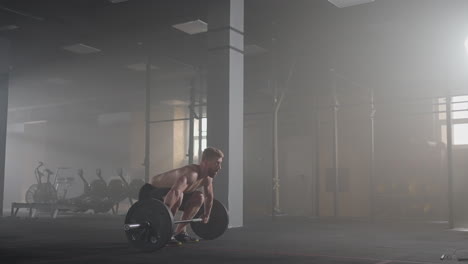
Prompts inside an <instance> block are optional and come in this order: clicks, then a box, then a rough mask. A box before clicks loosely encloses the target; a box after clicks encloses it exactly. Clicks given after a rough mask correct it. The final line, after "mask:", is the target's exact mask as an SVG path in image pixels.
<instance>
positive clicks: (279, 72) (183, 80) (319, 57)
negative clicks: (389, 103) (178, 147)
mask: <svg viewBox="0 0 468 264" xmlns="http://www.w3.org/2000/svg"><path fill="white" fill-rule="evenodd" d="M209 1H210V0H197V1H194V0H129V1H124V2H119V3H112V2H111V1H108V0H41V1H37V0H0V37H3V38H7V39H9V40H11V42H12V49H11V52H10V54H11V65H12V72H11V82H10V105H9V108H10V117H14V116H18V117H17V118H9V120H17V121H18V120H24V119H28V118H29V119H31V118H32V117H31V112H34V113H37V112H38V109H41V111H42V112H44V113H43V115H48V114H49V113H51V112H57V111H58V112H60V109H63V107H64V105H66V106H67V111H72V112H74V113H78V114H77V115H83V116H87V115H96V114H99V113H106V112H119V111H142V110H143V106H144V104H143V103H144V95H145V93H144V89H145V72H144V71H135V70H131V69H129V68H128V67H127V66H129V65H134V64H142V63H145V62H146V60H147V58H148V54H151V55H152V64H153V65H154V66H155V67H156V69H155V70H153V71H151V72H152V74H151V75H152V83H153V88H152V92H153V93H152V99H151V100H152V103H153V104H154V105H159V104H160V103H161V102H163V101H168V100H182V101H184V100H185V101H186V100H188V98H189V89H190V83H191V82H192V80H193V78H194V77H197V74H198V71H197V69H199V68H202V67H203V66H204V65H205V64H206V34H203V33H202V34H197V35H188V34H186V33H183V32H181V31H179V30H176V29H174V28H173V27H172V25H173V24H176V23H181V22H185V21H190V20H194V19H201V20H206V17H207V5H208V3H209ZM466 10H468V1H466V0H447V1H440V0H376V1H375V2H373V3H370V4H364V5H359V6H355V7H350V8H342V9H340V8H336V7H335V6H333V5H332V4H330V3H329V2H328V1H326V0H320V1H319V0H314V1H310V0H293V1H284V0H246V1H245V45H249V44H255V45H258V46H260V47H262V48H264V51H265V52H263V53H259V54H255V55H251V56H249V55H248V54H246V58H245V59H246V64H245V78H246V81H245V88H246V90H245V94H246V99H248V100H247V101H250V102H252V104H254V105H255V107H253V108H258V107H257V105H258V102H259V101H262V102H264V103H265V104H266V107H268V104H270V103H271V96H272V88H271V86H269V85H268V79H269V78H270V76H271V74H270V73H271V72H272V71H273V72H274V73H275V74H274V76H275V78H276V79H277V80H278V82H279V83H280V86H281V87H284V86H287V85H289V86H291V89H289V90H288V97H287V99H288V100H289V99H290V98H299V99H302V100H305V98H307V97H306V96H304V95H308V94H311V93H315V92H316V91H319V92H320V93H321V94H329V91H330V83H329V82H330V79H329V69H330V68H334V69H336V71H337V72H339V73H340V76H345V78H342V80H341V81H340V86H341V87H340V89H341V90H342V93H343V94H356V93H362V94H365V93H366V91H368V89H369V88H373V89H376V90H377V91H376V94H381V95H382V96H388V94H389V93H392V94H397V93H400V94H403V95H405V94H409V93H411V92H413V93H414V94H415V95H420V94H421V93H422V92H425V90H424V89H430V90H431V91H437V92H439V90H441V89H443V88H444V87H445V86H446V83H447V81H448V80H450V82H451V85H453V86H456V87H465V86H466V85H465V84H467V83H468V82H467V80H466V74H465V70H464V68H463V67H464V66H466V62H465V60H464V58H463V55H460V50H457V48H460V47H461V49H462V53H463V46H460V47H459V46H458V43H459V42H461V43H462V42H463V40H464V38H465V37H466V35H467V34H468V27H467V25H468V23H467V18H466V15H465V14H466ZM7 25H16V26H17V27H18V28H17V29H14V30H1V28H2V27H4V26H7ZM273 37H274V38H275V41H274V42H272V38H273ZM76 43H82V44H85V45H88V46H92V47H95V48H97V49H99V50H101V52H98V53H93V54H84V55H79V54H75V53H72V52H69V51H66V50H64V49H63V47H64V46H67V45H71V44H76ZM272 54H273V55H274V56H270V55H272ZM292 65H295V66H294V67H292ZM290 73H291V74H292V78H290V81H286V80H287V79H288V76H289V74H290ZM345 79H346V80H345ZM357 86H360V87H357ZM352 87H354V88H352ZM414 87H418V89H416V88H414ZM428 87H430V88H428ZM434 87H436V88H434ZM294 96H295V97H294ZM288 100H285V104H288ZM247 101H246V102H247ZM289 101H291V100H289ZM247 105H249V103H247Z"/></svg>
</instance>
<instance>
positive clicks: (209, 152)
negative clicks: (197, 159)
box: [202, 147, 224, 161]
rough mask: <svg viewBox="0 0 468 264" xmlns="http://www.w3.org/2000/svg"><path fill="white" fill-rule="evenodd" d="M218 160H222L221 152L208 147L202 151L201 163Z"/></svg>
mask: <svg viewBox="0 0 468 264" xmlns="http://www.w3.org/2000/svg"><path fill="white" fill-rule="evenodd" d="M219 158H224V153H223V152H222V151H221V150H219V149H217V148H213V147H208V148H206V149H205V150H203V154H202V161H204V160H214V159H219Z"/></svg>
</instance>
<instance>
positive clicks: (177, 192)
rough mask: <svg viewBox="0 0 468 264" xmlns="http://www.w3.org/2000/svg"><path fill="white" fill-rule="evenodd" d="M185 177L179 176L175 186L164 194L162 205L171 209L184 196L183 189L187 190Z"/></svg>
mask: <svg viewBox="0 0 468 264" xmlns="http://www.w3.org/2000/svg"><path fill="white" fill-rule="evenodd" d="M187 186H188V185H187V177H186V176H185V175H181V176H180V177H179V178H178V179H177V181H176V182H175V184H174V185H173V186H172V188H171V190H170V191H169V192H168V193H167V194H166V197H165V198H164V203H165V204H166V205H167V206H168V207H169V208H172V206H174V204H175V203H176V202H177V201H178V200H179V199H180V198H181V197H182V196H183V195H184V191H185V189H187Z"/></svg>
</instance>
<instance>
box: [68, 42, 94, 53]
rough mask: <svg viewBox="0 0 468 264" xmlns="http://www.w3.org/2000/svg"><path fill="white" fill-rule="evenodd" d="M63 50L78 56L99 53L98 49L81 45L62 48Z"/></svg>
mask: <svg viewBox="0 0 468 264" xmlns="http://www.w3.org/2000/svg"><path fill="white" fill-rule="evenodd" d="M63 49H64V50H68V51H70V52H73V53H78V54H90V53H96V52H100V51H101V50H100V49H97V48H94V47H91V46H88V45H85V44H82V43H77V44H73V45H69V46H65V47H63Z"/></svg>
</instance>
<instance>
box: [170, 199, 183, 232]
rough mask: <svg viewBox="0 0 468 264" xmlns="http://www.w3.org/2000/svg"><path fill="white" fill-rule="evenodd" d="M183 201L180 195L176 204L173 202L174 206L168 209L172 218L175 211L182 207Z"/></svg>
mask: <svg viewBox="0 0 468 264" xmlns="http://www.w3.org/2000/svg"><path fill="white" fill-rule="evenodd" d="M183 200H184V195H183V194H182V195H181V197H180V198H179V200H177V202H175V204H174V205H173V206H172V207H171V208H169V209H170V210H171V213H172V216H175V215H176V213H177V211H178V210H179V207H180V206H181V205H182V201H183ZM176 234H177V233H176Z"/></svg>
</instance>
